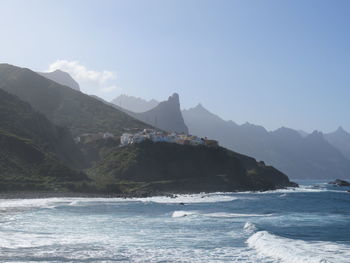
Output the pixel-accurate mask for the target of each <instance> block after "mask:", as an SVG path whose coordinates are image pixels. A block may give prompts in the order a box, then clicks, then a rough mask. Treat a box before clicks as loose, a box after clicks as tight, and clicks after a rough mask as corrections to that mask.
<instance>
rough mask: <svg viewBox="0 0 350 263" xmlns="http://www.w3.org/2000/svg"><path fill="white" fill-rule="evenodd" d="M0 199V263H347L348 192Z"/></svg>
mask: <svg viewBox="0 0 350 263" xmlns="http://www.w3.org/2000/svg"><path fill="white" fill-rule="evenodd" d="M299 183H300V188H290V189H283V190H276V191H267V192H238V193H211V194H207V193H202V194H193V195H178V196H176V197H161V196H160V197H149V198H129V199H123V198H44V199H1V200H0V215H1V216H0V262H158V263H165V262H205V263H209V262H261V263H273V262H281V263H282V262H286V263H303V262H307V263H311V262H312V263H326V262H334V263H350V192H347V191H348V190H350V188H349V187H348V188H347V187H336V186H333V185H329V184H327V183H326V182H322V181H300V182H299Z"/></svg>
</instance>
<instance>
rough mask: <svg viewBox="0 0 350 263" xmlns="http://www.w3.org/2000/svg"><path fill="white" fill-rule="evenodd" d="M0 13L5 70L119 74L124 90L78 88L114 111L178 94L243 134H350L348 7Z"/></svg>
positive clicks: (25, 8)
mask: <svg viewBox="0 0 350 263" xmlns="http://www.w3.org/2000/svg"><path fill="white" fill-rule="evenodd" d="M0 14H1V16H0V17H1V23H0V32H1V41H0V50H1V53H0V61H1V62H7V63H10V64H15V65H18V66H24V67H29V68H31V69H34V70H46V69H48V68H49V65H50V64H52V63H54V62H55V61H57V60H65V61H68V62H69V61H79V65H82V66H84V67H85V69H87V70H92V71H96V72H102V71H111V72H113V74H114V76H116V78H115V79H109V80H108V81H109V83H108V85H112V86H113V87H117V88H116V89H114V88H111V89H108V88H105V89H104V88H103V87H100V88H98V87H96V88H94V87H93V86H91V83H90V87H84V86H83V87H82V89H83V90H84V91H86V92H88V93H95V94H97V95H99V96H101V97H103V98H105V99H107V100H110V99H112V98H114V97H115V96H117V95H119V94H120V93H126V94H129V95H134V96H139V97H143V98H146V99H151V98H155V99H157V100H163V99H165V98H167V97H168V96H169V95H170V94H171V93H173V92H178V93H179V94H180V97H181V102H182V107H183V108H188V107H192V106H195V105H196V104H197V103H198V102H201V103H202V104H203V105H204V106H205V107H207V108H208V109H209V110H211V111H212V112H214V113H217V114H218V115H220V116H222V117H223V118H224V119H232V120H234V121H236V122H237V123H244V122H246V121H249V122H251V123H255V124H261V125H264V126H265V127H266V128H267V129H275V128H278V127H280V126H286V127H292V128H295V129H299V128H300V129H304V130H306V131H312V130H314V129H318V130H323V131H325V132H327V131H331V130H334V129H335V128H337V126H339V125H342V126H343V127H344V128H345V129H347V130H350V117H349V113H350V110H349V107H350V106H349V105H350V103H349V101H350V71H349V70H350V15H349V14H350V1H347V0H344V1H341V0H328V1H322V0H289V1H288V0H274V1H270V0H264V1H261V0H257V1H250V0H240V1H235V0H230V1H223V0H212V1H204V0H198V1H197V0H176V1H170V0H169V1H167V0H159V1H153V0H152V1H151V0H140V1H135V0H125V1H103V0H102V1H101V0H98V1H97V0H95V1H87V0H81V1H78V0H74V1H71V0H69V1H68V0H66V1H62V0H59V1H58V0H56V1H40V0H36V1H34V0H23V1H17V0H0ZM100 84H101V83H100ZM86 85H88V84H86ZM101 85H102V84H101ZM106 85H107V84H106Z"/></svg>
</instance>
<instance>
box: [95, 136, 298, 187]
mask: <svg viewBox="0 0 350 263" xmlns="http://www.w3.org/2000/svg"><path fill="white" fill-rule="evenodd" d="M88 174H89V175H90V176H91V177H92V178H94V179H95V180H96V181H97V185H99V187H101V188H107V189H109V190H110V191H118V192H128V193H137V194H141V193H148V194H149V193H151V194H152V193H153V194H156V193H170V192H171V193H187V192H191V193H193V192H203V191H204V192H214V191H237V190H268V189H276V188H280V187H286V186H293V185H294V184H293V183H290V182H289V180H288V177H287V176H286V175H284V174H282V173H281V172H279V171H278V170H276V169H274V168H273V167H270V166H265V165H264V164H263V163H257V162H256V161H255V159H253V158H250V157H247V156H244V155H241V154H238V153H234V152H231V151H229V150H226V149H224V148H221V147H219V148H210V147H205V146H184V145H178V144H172V143H153V142H150V141H145V142H143V143H140V144H135V145H130V146H126V147H122V148H116V149H114V150H110V151H109V152H108V153H107V154H106V155H105V157H104V158H103V159H102V160H100V161H99V162H98V163H97V164H96V165H95V166H94V167H93V168H91V169H89V170H88Z"/></svg>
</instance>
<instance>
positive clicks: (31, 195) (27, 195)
mask: <svg viewBox="0 0 350 263" xmlns="http://www.w3.org/2000/svg"><path fill="white" fill-rule="evenodd" d="M298 187H299V186H297V187H282V188H277V189H267V190H255V191H254V190H245V191H244V190H243V191H242V190H237V191H232V192H230V193H236V192H237V193H238V192H239V193H241V192H256V193H259V192H266V191H271V190H280V189H288V188H298ZM212 193H218V192H140V193H129V194H128V193H119V194H113V193H110V194H103V193H81V192H30V191H28V192H26V191H23V192H21V191H17V192H0V199H43V198H63V197H67V198H122V199H126V198H146V197H154V196H163V197H170V198H176V197H177V196H178V195H186V194H187V195H192V194H212Z"/></svg>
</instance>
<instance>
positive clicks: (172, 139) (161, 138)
mask: <svg viewBox="0 0 350 263" xmlns="http://www.w3.org/2000/svg"><path fill="white" fill-rule="evenodd" d="M145 140H151V141H153V142H168V143H177V144H183V145H205V146H208V147H218V146H219V144H218V142H217V141H215V140H209V139H207V138H200V137H197V136H194V135H188V134H184V133H181V134H179V133H175V132H171V133H167V132H162V131H156V130H153V129H144V130H142V131H140V132H136V133H124V134H123V135H122V136H121V137H120V145H121V146H125V145H128V144H134V143H140V142H143V141H145Z"/></svg>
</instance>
